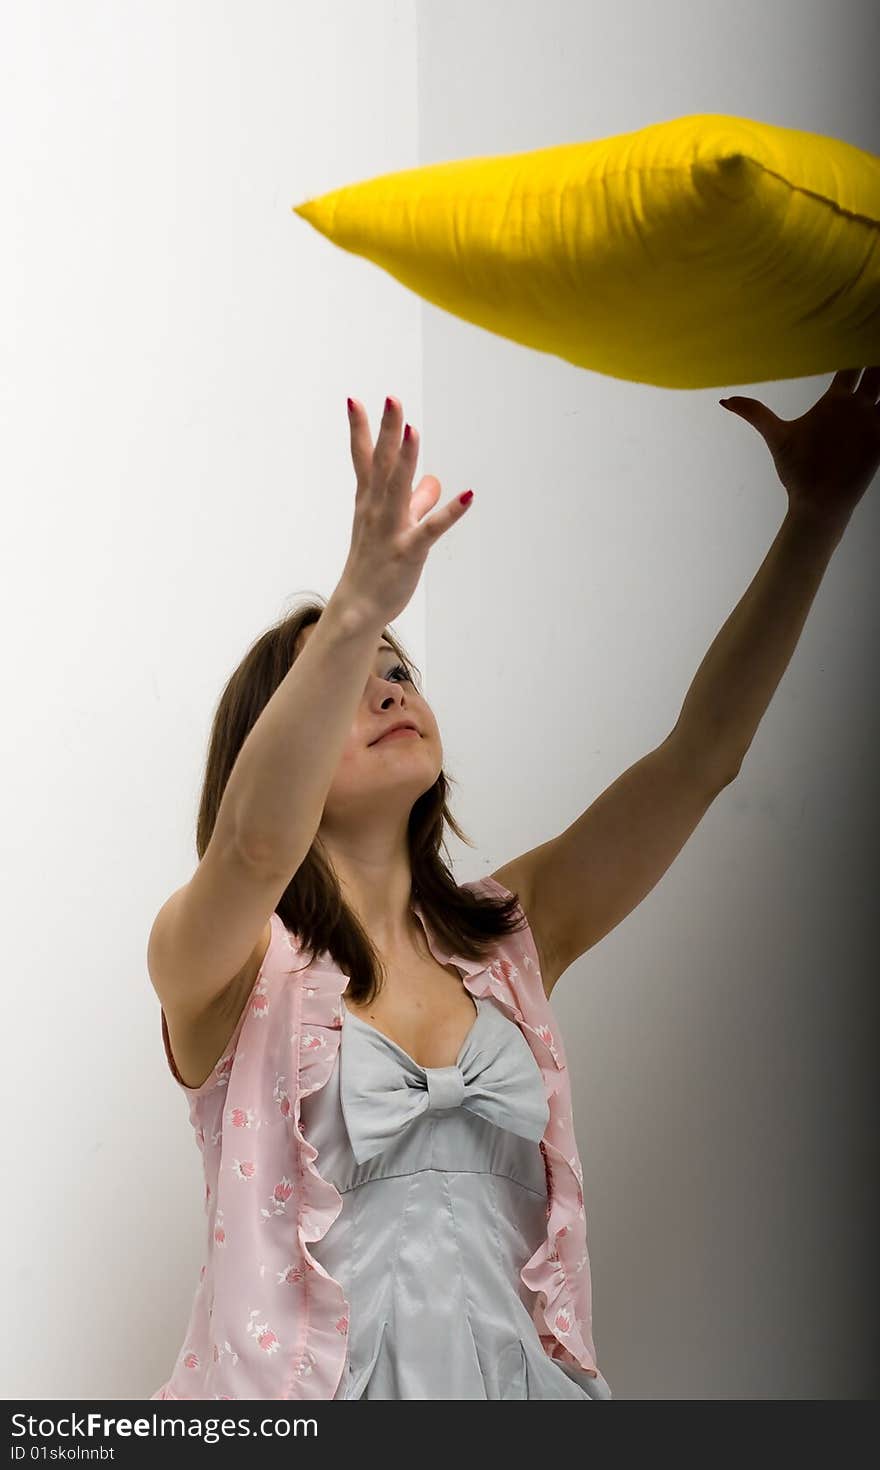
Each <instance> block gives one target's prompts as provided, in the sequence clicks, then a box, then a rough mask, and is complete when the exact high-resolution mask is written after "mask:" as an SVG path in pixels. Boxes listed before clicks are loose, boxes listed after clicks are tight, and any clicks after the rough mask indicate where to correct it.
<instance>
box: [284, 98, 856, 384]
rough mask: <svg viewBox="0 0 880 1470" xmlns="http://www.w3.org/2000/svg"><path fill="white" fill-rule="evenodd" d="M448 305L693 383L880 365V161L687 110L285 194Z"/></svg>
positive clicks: (522, 335)
mask: <svg viewBox="0 0 880 1470" xmlns="http://www.w3.org/2000/svg"><path fill="white" fill-rule="evenodd" d="M293 213H294V214H298V215H299V216H300V217H301V218H302V219H305V220H308V222H309V224H311V225H313V226H314V227H315V229H316V230H318V231H319V232H320V233H321V234H322V235H326V236H327V238H328V239H329V240H331V241H332V242H333V243H334V244H335V245H339V246H340V247H341V248H342V249H343V250H348V251H350V252H351V253H352V254H353V255H362V256H365V257H366V258H367V259H368V260H372V261H373V262H374V263H375V264H376V265H379V266H381V267H382V269H383V270H385V271H387V272H388V274H389V275H392V276H394V277H395V279H396V280H398V281H401V282H402V283H403V284H404V285H405V286H408V287H410V289H411V290H413V291H415V292H417V293H418V295H419V296H422V297H424V299H425V300H426V301H430V302H433V304H434V305H435V306H440V307H442V308H443V309H444V310H445V311H448V312H451V313H452V315H453V316H457V317H461V318H462V319H463V320H464V321H468V322H473V323H475V324H476V325H477V326H480V327H485V328H487V329H488V330H489V331H490V332H495V333H496V334H497V335H498V336H500V337H507V338H509V339H510V340H511V341H513V342H520V343H522V344H523V345H524V346H526V347H532V348H537V350H538V351H539V352H551V353H553V354H555V356H557V357H561V358H564V359H565V360H566V361H567V362H571V363H574V364H576V365H577V366H578V367H585V368H591V369H592V370H593V371H594V372H598V373H606V374H608V375H609V376H611V377H614V378H624V379H628V380H630V381H633V382H639V383H654V384H657V385H658V386H660V387H664V388H706V387H714V386H717V385H719V384H729V383H755V382H760V381H762V380H767V379H771V378H792V377H800V376H806V375H812V374H816V373H826V372H836V371H837V370H838V369H840V368H854V367H862V366H864V365H865V364H871V363H876V362H880V158H878V157H877V156H876V155H874V154H872V153H866V152H865V151H864V150H863V149H861V148H856V147H854V146H853V145H852V144H851V143H843V142H840V141H839V140H837V139H836V138H827V137H823V136H822V135H821V134H818V133H806V132H801V131H799V130H797V129H795V128H783V127H776V126H774V125H773V124H771V123H762V122H754V121H751V120H750V119H749V118H741V117H727V116H724V115H722V114H716V113H710V114H696V115H694V116H690V117H683V118H675V119H673V120H672V121H669V122H662V123H655V124H653V126H651V127H646V128H640V129H638V130H637V131H636V132H632V133H622V134H621V135H620V136H618V137H613V138H601V139H599V140H597V141H595V142H592V143H564V144H561V145H560V146H558V147H554V148H539V149H537V150H535V151H534V152H528V153H515V154H510V155H502V156H500V157H495V158H491V157H490V158H470V159H464V160H460V161H456V162H452V163H439V164H432V165H429V166H427V167H425V168H417V169H404V170H403V171H402V172H399V173H392V174H384V175H382V176H381V177H379V178H375V179H369V180H367V181H366V182H364V183H359V184H351V185H349V186H348V187H347V188H343V189H336V190H334V191H333V192H332V193H329V194H323V195H321V196H320V197H318V198H315V199H311V200H309V201H308V202H307V203H305V204H300V205H298V206H294V209H293Z"/></svg>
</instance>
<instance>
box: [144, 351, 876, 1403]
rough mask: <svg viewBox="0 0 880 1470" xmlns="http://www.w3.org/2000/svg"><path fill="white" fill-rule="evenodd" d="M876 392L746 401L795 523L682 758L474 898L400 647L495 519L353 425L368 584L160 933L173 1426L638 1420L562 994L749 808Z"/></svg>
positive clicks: (289, 646) (731, 623)
mask: <svg viewBox="0 0 880 1470" xmlns="http://www.w3.org/2000/svg"><path fill="white" fill-rule="evenodd" d="M858 380H859V370H851V371H845V372H841V373H838V374H836V376H835V377H834V380H833V382H832V383H831V385H830V387H829V389H828V390H827V392H826V393H825V394H824V395H823V397H822V398H821V399H820V400H819V402H818V403H817V404H815V405H814V406H813V408H812V409H811V410H810V411H809V412H808V413H806V414H805V415H803V416H802V417H801V418H799V419H796V420H793V421H790V422H785V421H782V420H780V419H778V418H777V417H776V416H775V415H774V414H773V413H772V412H771V411H770V410H769V409H768V408H766V407H765V406H764V405H763V404H760V403H757V402H755V401H754V400H750V399H734V400H730V402H729V404H728V406H730V407H732V408H734V410H735V411H737V412H739V413H740V414H741V415H742V416H743V417H745V418H746V419H747V420H748V421H749V422H751V423H752V424H753V425H754V426H755V427H756V428H757V429H758V430H759V431H760V432H761V433H762V434H763V436H764V437H765V439H766V441H767V443H768V446H769V447H770V450H771V453H772V455H773V459H774V463H775V465H776V469H777V472H778V474H779V478H780V480H781V482H782V483H783V485H784V486H785V489H786V491H787V494H788V498H789V508H788V514H787V515H786V518H785V522H784V524H783V527H782V529H781V530H780V532H779V535H778V536H777V539H776V541H775V543H774V545H773V547H772V549H771V551H770V553H769V555H768V557H767V558H766V560H765V562H764V564H763V565H762V567H761V569H760V570H759V572H758V574H757V576H756V578H755V580H754V582H753V583H752V586H751V587H750V588H749V590H748V592H747V593H746V595H745V597H744V598H743V600H742V602H741V603H740V605H739V607H738V608H737V609H736V610H735V612H734V613H733V615H732V616H731V618H730V619H729V620H728V622H727V623H726V624H725V626H724V628H723V629H722V630H721V632H720V634H719V635H718V638H717V639H716V641H715V643H714V644H713V646H712V648H711V649H710V652H709V655H708V656H707V658H706V659H705V660H704V661H703V663H702V664H701V666H700V670H699V672H698V675H697V677H696V679H695V680H694V683H693V685H692V687H691V690H690V691H689V693H688V696H687V698H686V700H685V703H684V706H683V708H682V713H681V716H680V718H679V720H678V722H677V724H676V726H675V728H674V730H673V731H672V732H671V734H670V735H669V737H668V738H667V739H666V740H665V741H663V742H662V744H661V745H660V746H658V748H657V749H656V750H654V751H651V752H650V753H649V754H648V755H647V756H646V757H644V759H643V760H641V761H640V762H638V763H637V764H636V765H635V766H633V767H632V768H631V769H630V770H629V771H627V772H625V773H624V775H623V776H621V777H620V778H619V779H618V780H617V781H616V782H615V783H614V784H613V785H612V786H611V787H610V788H609V790H608V791H606V792H605V793H603V795H602V796H600V797H599V799H598V800H597V801H596V802H594V803H593V804H592V806H591V807H590V808H589V809H588V810H587V811H586V812H585V813H583V814H582V815H581V816H580V817H579V818H578V819H577V820H576V821H575V822H574V823H573V824H572V825H571V827H569V828H568V829H567V830H566V831H565V832H563V833H562V834H561V835H560V836H559V837H557V838H555V839H553V840H551V841H549V842H545V843H544V844H543V845H542V846H540V847H537V848H535V849H533V850H532V851H531V852H527V853H525V854H523V855H522V856H520V857H517V858H515V859H514V860H513V861H511V862H509V863H507V864H505V865H504V866H503V867H502V868H500V869H498V870H497V871H496V872H495V873H494V874H492V875H491V876H489V877H486V878H483V879H479V880H476V881H475V882H472V883H466V884H463V885H458V884H457V883H456V881H455V879H454V877H453V876H452V874H451V872H450V870H449V867H448V866H447V864H446V863H445V862H444V861H443V860H442V858H441V856H440V850H441V847H442V845H443V839H444V831H445V824H446V823H448V824H449V825H450V827H451V828H452V829H453V830H454V831H455V832H456V834H457V835H458V836H459V837H461V838H465V834H464V833H463V832H462V831H461V829H460V827H459V826H458V825H457V823H456V822H455V820H454V818H453V816H452V813H451V811H450V810H449V808H448V805H447V794H448V781H447V777H446V776H445V774H444V771H443V749H442V743H441V737H440V731H439V729H438V726H437V721H436V719H435V717H434V714H433V711H432V710H431V708H430V705H429V704H428V703H427V701H426V700H425V698H424V697H423V694H422V692H421V690H420V688H419V684H418V680H417V678H416V675H415V671H414V670H413V669H412V668H411V666H410V664H409V662H408V661H407V659H406V657H405V655H404V653H403V651H402V649H401V648H400V646H399V644H398V643H397V641H396V640H395V639H394V638H393V637H392V636H391V635H390V634H389V632H388V628H387V625H388V623H389V622H390V621H391V620H392V619H394V618H395V617H396V616H398V614H399V613H400V612H401V611H402V610H403V608H404V607H406V605H407V603H408V602H409V600H410V598H411V597H412V594H413V592H414V590H415V587H416V585H417V583H418V579H419V577H420V575H421V571H422V568H423V566H424V563H425V560H426V557H427V554H428V551H429V550H430V548H431V547H432V546H433V545H434V544H435V542H436V541H437V540H438V539H439V537H440V536H442V535H443V534H444V533H445V532H446V531H447V530H449V529H450V527H452V526H453V525H455V524H457V522H458V521H459V520H460V519H461V518H462V516H463V515H464V514H465V509H466V504H467V503H468V497H467V496H463V497H461V498H460V499H457V500H454V501H452V502H450V503H449V504H447V505H446V506H444V507H443V508H442V509H440V510H434V507H435V506H436V505H437V501H438V498H439V495H440V488H441V487H440V483H439V481H438V480H436V479H435V478H434V477H433V476H425V477H424V478H423V479H422V480H421V481H420V483H419V485H418V487H417V488H416V490H415V492H413V491H412V488H411V486H412V477H413V474H414V471H415V466H416V460H417V455H418V435H417V434H416V432H415V431H414V430H411V429H410V428H409V426H408V425H407V426H406V429H405V431H404V433H403V437H402V440H401V426H402V413H401V408H400V405H399V404H398V403H397V402H396V401H395V400H393V399H390V398H389V399H388V400H387V402H386V406H385V413H384V416H383V419H382V424H381V428H380V431H379V435H378V438H377V441H376V444H375V447H374V446H373V444H372V442H371V435H370V430H369V424H368V421H367V416H366V414H365V412H364V410H363V409H362V407H361V406H360V405H359V404H357V403H353V402H351V400H350V401H349V412H350V424H351V448H352V458H353V461H354V467H355V472H356V478H357V491H356V497H355V510H354V520H353V529H352V541H351V549H350V552H349V555H348V559H347V561H346V564H345V568H344V571H343V574H342V577H341V579H340V581H339V584H338V586H337V588H336V590H335V591H334V593H333V595H332V597H331V598H330V600H329V602H328V603H327V604H326V606H322V605H319V604H309V605H307V606H306V607H304V608H300V609H299V610H298V611H297V612H296V613H294V614H293V615H291V616H290V617H288V618H286V619H285V620H284V621H282V622H281V623H279V624H278V625H277V626H276V627H274V628H272V629H270V630H269V632H267V633H265V634H264V635H263V636H262V637H261V638H260V639H259V640H258V641H257V642H256V643H255V645H254V646H253V647H252V648H251V650H250V651H249V653H248V654H247V656H246V657H245V659H244V660H243V661H242V663H241V664H240V666H239V667H238V669H237V670H236V671H235V673H234V674H233V676H232V678H231V679H230V681H229V683H228V684H227V687H226V689H225V690H224V693H223V696H222V698H221V701H220V705H219V707H218V710H217V713H216V716H215V720H214V726H213V731H212V737H211V742H210V750H209V756H208V766H207V773H206V779H205V784H204V789H203V793H202V800H201V807H200V811H199V820H198V830H197V849H198V854H199V858H200V862H199V867H198V869H197V870H196V873H195V874H194V876H193V878H192V879H191V880H190V882H189V883H187V884H186V885H185V886H184V887H183V888H181V889H179V890H178V891H177V892H176V893H174V894H173V895H172V896H171V898H170V899H169V900H168V901H167V903H166V904H165V905H164V906H163V908H162V910H161V911H160V913H159V914H158V916H157V918H156V921H155V924H154V925H153V929H152V932H151V935H150V944H149V950H148V964H149V970H150V975H151V978H152V982H153V985H154V987H155V989H156V992H157V994H158V995H159V998H160V1000H161V1002H162V1028H163V1030H162V1034H163V1039H164V1043H165V1049H166V1054H167V1058H168V1062H169V1066H170V1067H171V1070H172V1072H173V1074H174V1076H175V1078H176V1080H177V1081H178V1083H179V1084H180V1085H181V1087H182V1088H183V1089H184V1091H185V1092H186V1094H187V1095H188V1098H189V1101H190V1109H191V1119H192V1123H193V1127H194V1129H195V1131H196V1141H197V1144H198V1146H199V1148H200V1149H201V1151H202V1153H203V1160H204V1167H205V1182H206V1191H205V1208H206V1214H207V1216H208V1238H207V1244H206V1260H205V1263H204V1265H203V1266H202V1269H201V1272H200V1278H199V1285H198V1288H197V1290H196V1294H195V1300H194V1302H193V1308H192V1313H191V1317H190V1322H189V1326H188V1328H187V1333H186V1337H185V1340H184V1343H183V1345H182V1347H181V1350H180V1353H179V1355H178V1358H177V1362H176V1364H175V1367H174V1370H173V1373H172V1374H171V1377H170V1378H169V1379H168V1381H167V1382H166V1383H165V1384H163V1386H162V1388H160V1389H159V1390H157V1392H156V1393H155V1394H153V1395H152V1397H153V1398H313V1399H317V1398H337V1399H435V1398H436V1399H443V1398H449V1399H452V1398H457V1399H502V1398H508V1399H557V1398H558V1399H579V1400H581V1401H585V1402H589V1401H592V1400H597V1399H608V1398H610V1397H611V1390H610V1387H609V1385H608V1383H607V1381H606V1380H605V1378H604V1377H603V1375H602V1374H601V1372H600V1371H599V1369H598V1365H597V1362H596V1353H595V1347H594V1344H593V1341H592V1335H591V1310H590V1273H589V1260H588V1252H587V1246H586V1216H585V1211H584V1200H583V1191H582V1187H581V1186H582V1183H583V1171H582V1168H581V1165H580V1159H579V1157H578V1150H577V1144H576V1141H575V1136H574V1128H573V1118H572V1112H571V1092H570V1087H569V1083H568V1077H567V1065H566V1060H565V1050H564V1047H563V1044H562V1040H561V1037H560V1036H559V1034H558V1031H557V1029H556V1023H555V1018H554V1016H553V1013H552V1010H551V1008H550V995H551V992H552V989H553V986H554V985H555V983H556V981H557V980H558V978H559V976H560V975H561V974H562V973H563V972H564V971H565V970H566V969H567V967H568V966H569V965H570V964H571V963H572V962H573V961H574V960H575V959H576V958H577V957H578V956H579V955H581V954H583V953H584V952H585V951H586V950H587V949H588V948H589V947H590V946H591V945H592V944H595V943H596V942H597V941H598V940H599V939H600V938H602V937H603V935H604V934H606V933H608V931H609V930H610V929H612V928H613V927H614V926H615V925H616V924H618V923H619V922H620V921H621V919H623V918H624V917H625V915H626V914H627V913H629V912H630V911H631V910H632V909H633V908H634V907H635V906H636V905H637V904H638V903H639V902H640V901H641V899H642V898H644V897H645V895H646V894H647V893H648V892H649V891H650V890H651V889H652V888H653V887H654V886H655V885H656V883H657V882H658V881H659V879H660V878H661V876H662V875H663V873H664V872H665V871H666V869H667V868H668V867H669V864H670V863H671V862H672V861H673V859H674V857H675V856H676V854H677V853H678V852H679V851H680V850H681V848H682V846H683V845H684V843H685V842H686V841H687V839H688V837H689V836H690V834H691V833H692V832H693V830H694V829H695V827H696V826H697V824H698V823H699V821H700V819H701V817H702V816H703V815H704V813H705V811H706V810H707V809H708V807H709V805H710V804H711V802H712V801H713V800H714V797H715V796H716V795H717V794H718V792H719V791H720V790H721V789H722V788H723V787H724V786H725V785H726V784H728V782H730V781H731V780H733V779H734V778H735V776H736V773H737V771H738V769H739V766H740V764H741V762H742V759H743V757H744V755H745V753H746V751H747V750H748V747H749V745H750V743H751V740H752V737H753V735H754V733H755V730H756V728H757V726H758V724H759V722H760V719H761V717H762V715H763V713H764V710H765V709H766V708H767V705H768V703H769V701H770V699H771V697H772V694H773V692H774V690H775V688H776V686H777V684H778V682H779V680H780V678H781V676H782V674H783V672H784V670H785V668H786V666H787V663H788V661H789V659H790V657H791V654H792V652H793V650H794V647H795V646H796V643H797V639H798V637H799V635H800V631H801V629H802V627H803V624H804V621H805V619H806V616H807V613H808V611H809V608H810V605H811V603H812V600H813V597H814V596H815V592H816V590H817V588H818V586H819V583H820V582H821V578H822V575H823V573H824V570H825V567H826V566H827V564H828V561H829V559H830V557H831V555H832V553H833V550H834V548H835V546H836V545H837V544H838V542H839V540H840V537H841V536H842V534H843V531H844V529H845V527H846V525H847V524H848V521H849V518H850V516H851V514H852V512H853V510H854V508H855V506H856V504H857V503H858V501H859V500H860V498H861V496H862V494H863V493H864V491H865V489H866V488H867V486H868V484H869V483H870V482H871V480H872V479H873V477H874V475H875V473H876V470H877V466H878V463H880V407H878V404H877V396H878V392H880V368H876V367H875V368H871V369H869V370H866V371H865V373H864V375H863V376H862V378H861V382H860V383H859V381H858ZM432 511H433V514H429V512H432ZM465 840H466V839H465Z"/></svg>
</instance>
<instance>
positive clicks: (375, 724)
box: [297, 623, 443, 830]
mask: <svg viewBox="0 0 880 1470" xmlns="http://www.w3.org/2000/svg"><path fill="white" fill-rule="evenodd" d="M314 627H315V624H313V623H312V624H309V626H308V627H306V628H305V629H303V631H302V633H301V634H300V636H299V640H298V643H297V648H298V650H299V651H301V650H302V648H303V647H304V646H305V643H306V641H307V640H308V638H309V637H310V635H311V633H312V632H313V630H314ZM401 720H407V721H412V723H413V725H414V726H415V729H416V733H415V734H406V735H392V736H391V737H390V738H389V739H381V738H380V737H381V736H382V735H383V733H384V732H385V731H387V730H390V728H391V726H392V725H394V724H397V723H398V722H399V721H401ZM442 768H443V746H442V743H441V740H440V730H439V728H438V726H437V721H436V720H435V719H434V715H433V713H432V711H431V707H430V705H429V704H428V703H427V701H426V700H425V699H423V698H422V696H421V694H419V692H418V690H417V689H416V687H415V684H413V683H412V682H411V681H410V679H409V671H408V670H407V669H406V667H405V666H403V665H401V661H400V660H399V659H398V657H397V655H396V653H395V652H394V649H393V648H392V647H391V645H390V644H389V643H386V642H385V640H384V639H382V638H379V637H377V639H376V651H375V655H374V659H373V668H372V671H371V672H370V674H369V675H368V677H367V682H366V685H365V686H364V691H363V694H362V695H361V700H360V704H359V705H358V708H357V712H356V714H355V718H354V722H353V724H352V727H351V729H350V731H349V733H348V738H347V739H346V742H345V745H344V747H343V750H342V755H341V757H340V759H339V764H338V766H337V768H336V774H335V775H334V777H333V781H332V784H331V786H330V790H329V791H328V793H327V800H326V802H325V804H324V814H323V817H322V820H321V826H322V828H325V830H327V829H330V828H333V827H336V826H339V827H340V828H341V829H347V828H350V827H360V826H362V825H363V824H364V823H370V824H371V825H375V826H380V825H385V826H392V827H394V828H398V827H399V826H400V825H401V824H402V826H403V829H404V830H405V829H406V823H407V822H408V820H409V814H410V812H411V810H412V808H413V805H414V804H415V802H416V801H417V800H418V798H419V797H420V796H422V795H423V794H424V792H426V791H429V790H430V789H431V787H432V786H433V785H434V782H435V781H436V780H437V777H438V776H439V775H440V772H441V770H442Z"/></svg>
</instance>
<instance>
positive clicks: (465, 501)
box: [458, 490, 474, 505]
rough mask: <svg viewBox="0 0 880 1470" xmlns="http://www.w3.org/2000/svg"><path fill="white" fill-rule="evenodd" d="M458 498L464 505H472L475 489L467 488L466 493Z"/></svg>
mask: <svg viewBox="0 0 880 1470" xmlns="http://www.w3.org/2000/svg"><path fill="white" fill-rule="evenodd" d="M458 498H459V500H460V502H461V504H462V505H470V503H471V501H472V500H473V498H474V492H473V490H465V492H464V495H459V497H458Z"/></svg>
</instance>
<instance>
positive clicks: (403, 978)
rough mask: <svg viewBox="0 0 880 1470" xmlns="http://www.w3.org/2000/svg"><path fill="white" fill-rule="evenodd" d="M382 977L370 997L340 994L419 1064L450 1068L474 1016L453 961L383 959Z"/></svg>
mask: <svg viewBox="0 0 880 1470" xmlns="http://www.w3.org/2000/svg"><path fill="white" fill-rule="evenodd" d="M384 968H385V982H384V985H383V987H382V989H381V991H380V993H379V995H378V996H377V997H376V998H375V999H374V1000H373V1001H371V1002H369V1003H367V1004H366V1005H364V1004H359V1003H357V1002H355V1001H352V1000H351V999H350V998H349V997H348V995H347V994H343V1001H344V1004H345V1006H346V1007H347V1009H348V1010H349V1011H351V1012H352V1013H353V1014H354V1015H356V1016H357V1017H359V1019H360V1020H362V1021H365V1022H366V1023H367V1024H368V1025H370V1026H373V1027H374V1028H375V1029H376V1030H377V1031H380V1032H382V1034H383V1035H385V1036H387V1037H388V1038H389V1039H390V1040H391V1041H394V1042H396V1043H397V1045H398V1046H400V1047H403V1049H404V1051H406V1052H407V1053H408V1054H409V1056H411V1057H412V1059H413V1061H415V1062H417V1063H418V1064H419V1066H420V1067H450V1066H453V1065H454V1063H455V1060H456V1058H457V1056H458V1055H459V1053H460V1051H461V1048H462V1045H463V1044H464V1041H465V1038H466V1037H467V1035H468V1032H469V1031H470V1030H471V1027H472V1026H473V1025H474V1022H475V1020H476V1017H477V1007H476V1004H475V1002H474V999H473V997H472V996H471V994H470V992H469V990H468V989H467V987H466V985H465V983H464V980H463V978H462V976H461V974H460V972H459V970H458V969H457V967H456V966H455V965H452V964H450V965H442V964H441V963H440V962H439V960H435V959H433V958H432V959H431V960H414V961H412V962H410V961H409V960H407V961H393V962H391V963H390V964H389V963H388V962H386V963H385V967H384Z"/></svg>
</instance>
